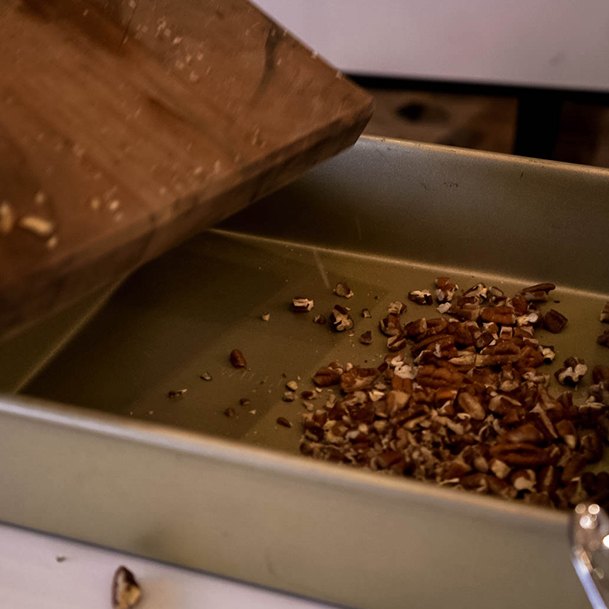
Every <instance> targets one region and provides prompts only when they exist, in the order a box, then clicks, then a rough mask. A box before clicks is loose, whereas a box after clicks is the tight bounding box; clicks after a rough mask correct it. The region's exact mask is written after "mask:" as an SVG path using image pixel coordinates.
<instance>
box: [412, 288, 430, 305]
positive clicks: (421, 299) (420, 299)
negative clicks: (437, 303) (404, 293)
mask: <svg viewBox="0 0 609 609" xmlns="http://www.w3.org/2000/svg"><path fill="white" fill-rule="evenodd" d="M408 300H412V302H416V303H417V304H420V305H430V304H433V297H432V295H431V292H430V291H429V290H412V291H411V292H408Z"/></svg>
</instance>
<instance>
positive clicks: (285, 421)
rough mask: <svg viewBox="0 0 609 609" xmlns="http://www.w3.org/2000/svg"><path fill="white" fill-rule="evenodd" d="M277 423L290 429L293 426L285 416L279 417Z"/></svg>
mask: <svg viewBox="0 0 609 609" xmlns="http://www.w3.org/2000/svg"><path fill="white" fill-rule="evenodd" d="M277 425H281V426H282V427H287V428H288V429H289V428H291V427H292V423H291V422H290V421H288V419H286V418H285V417H277Z"/></svg>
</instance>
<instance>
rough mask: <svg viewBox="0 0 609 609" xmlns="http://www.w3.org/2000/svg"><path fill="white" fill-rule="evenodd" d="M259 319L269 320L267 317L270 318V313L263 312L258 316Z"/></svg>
mask: <svg viewBox="0 0 609 609" xmlns="http://www.w3.org/2000/svg"><path fill="white" fill-rule="evenodd" d="M260 319H261V320H262V321H269V319H271V314H270V313H263V314H262V315H261V316H260Z"/></svg>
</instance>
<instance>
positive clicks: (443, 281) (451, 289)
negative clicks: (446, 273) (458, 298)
mask: <svg viewBox="0 0 609 609" xmlns="http://www.w3.org/2000/svg"><path fill="white" fill-rule="evenodd" d="M435 284H436V299H437V300H438V302H440V303H442V302H450V301H451V300H452V299H453V296H454V295H455V292H456V291H457V290H458V289H459V286H458V285H457V284H456V283H453V282H452V281H451V280H450V279H449V278H448V277H438V278H437V279H436V281H435Z"/></svg>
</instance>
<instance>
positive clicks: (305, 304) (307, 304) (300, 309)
mask: <svg viewBox="0 0 609 609" xmlns="http://www.w3.org/2000/svg"><path fill="white" fill-rule="evenodd" d="M314 306H315V301H314V300H313V299H312V298H306V297H304V296H296V297H294V298H292V311H294V312H295V313H307V312H308V311H311V310H312V309H313V307H314Z"/></svg>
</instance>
